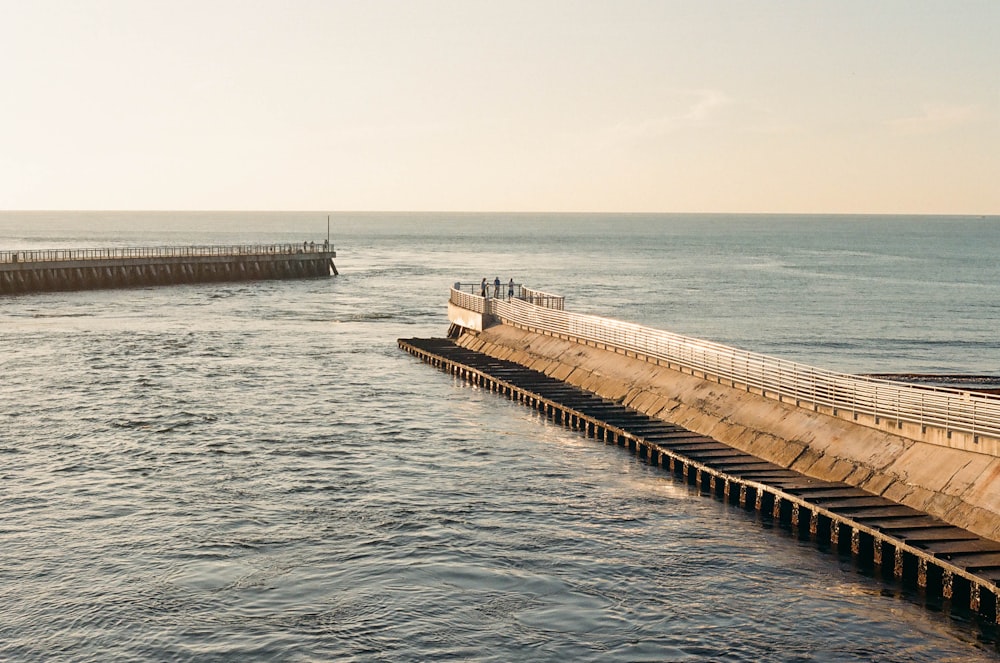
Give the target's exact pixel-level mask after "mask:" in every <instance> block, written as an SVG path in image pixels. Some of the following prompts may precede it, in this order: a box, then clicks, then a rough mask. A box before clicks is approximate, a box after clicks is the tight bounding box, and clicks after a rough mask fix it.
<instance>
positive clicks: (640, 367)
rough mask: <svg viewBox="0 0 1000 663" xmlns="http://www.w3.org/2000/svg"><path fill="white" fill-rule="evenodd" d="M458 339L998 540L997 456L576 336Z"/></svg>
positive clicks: (496, 331) (502, 334) (499, 328)
mask: <svg viewBox="0 0 1000 663" xmlns="http://www.w3.org/2000/svg"><path fill="white" fill-rule="evenodd" d="M458 343H459V345H462V346H464V347H467V348H469V349H472V350H476V351H478V352H483V353H485V354H488V355H491V356H494V357H497V358H501V359H507V360H510V361H513V362H516V363H518V364H521V365H523V366H527V367H529V368H533V369H535V370H538V371H540V372H543V373H545V374H547V375H549V376H552V377H557V378H558V379H561V380H564V381H566V382H568V383H570V384H573V385H576V386H579V387H581V388H583V389H586V390H588V391H592V392H594V393H596V394H599V395H600V396H602V397H604V398H607V399H609V400H613V401H616V402H620V403H622V404H624V405H626V406H628V407H631V408H634V409H636V410H639V411H641V412H644V413H646V414H648V415H650V416H654V417H656V418H658V419H662V420H664V421H669V422H671V423H674V424H677V425H679V426H682V427H684V428H686V429H689V430H692V431H695V432H697V433H699V434H702V435H705V436H708V437H711V438H714V439H716V440H719V441H721V442H724V443H725V444H728V445H731V446H733V447H735V448H737V449H741V450H743V451H746V452H748V453H750V454H753V455H754V456H758V457H760V458H764V459H766V460H768V461H771V462H773V463H775V464H778V465H781V466H783V467H788V468H790V469H793V470H796V471H798V472H801V473H803V474H806V475H808V476H812V477H816V478H819V479H823V480H826V481H842V482H844V483H847V484H850V485H853V486H857V487H859V488H862V489H864V490H866V491H868V492H870V493H873V494H876V495H882V496H884V497H886V498H888V499H891V500H893V501H896V502H899V503H901V504H905V505H907V506H910V507H912V508H914V509H917V510H919V511H923V512H926V513H929V514H931V515H934V516H937V517H939V518H941V519H942V520H945V521H946V522H949V523H952V524H954V525H956V526H958V527H962V528H964V529H968V530H970V531H972V532H975V533H976V534H979V535H980V536H983V537H986V538H990V539H994V540H1000V488H998V487H997V484H995V483H994V480H996V479H998V478H1000V459H997V458H995V457H992V456H989V455H986V454H981V453H976V452H974V451H968V450H965V449H954V448H948V447H943V446H937V445H933V444H930V443H926V442H920V441H915V440H912V439H908V438H906V437H902V436H900V435H894V434H892V433H890V432H888V431H885V430H879V429H876V428H872V427H868V426H863V425H858V424H855V423H853V422H851V421H848V420H845V419H843V418H840V417H835V416H832V415H830V414H826V413H823V412H814V411H810V410H807V409H804V408H799V407H796V406H795V405H794V404H791V403H782V402H779V401H776V400H773V399H770V398H766V397H764V396H761V395H760V394H756V393H750V392H748V391H746V390H743V389H740V388H734V387H732V386H729V385H728V384H720V383H718V382H713V381H710V380H706V379H703V378H700V377H696V376H692V375H689V374H686V373H681V372H678V371H676V370H672V369H670V368H667V367H664V366H660V365H656V364H653V363H650V362H647V361H644V360H642V359H637V358H634V357H627V356H624V355H622V354H619V353H615V352H612V351H609V350H604V349H599V348H595V347H591V346H587V345H582V344H580V343H575V342H573V341H568V340H564V339H559V338H555V337H552V336H546V335H541V334H537V333H533V332H529V331H524V330H520V329H516V328H514V327H511V326H507V325H495V326H493V327H489V328H487V329H485V330H484V331H481V332H466V333H464V334H462V335H461V336H460V338H459V339H458Z"/></svg>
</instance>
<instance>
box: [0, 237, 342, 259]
mask: <svg viewBox="0 0 1000 663" xmlns="http://www.w3.org/2000/svg"><path fill="white" fill-rule="evenodd" d="M332 248H333V247H332V246H331V245H329V244H316V243H315V242H308V243H302V244H237V245H231V246H133V247H118V248H99V249H42V250H31V251H0V263H19V262H20V263H33V262H62V261H69V260H127V259H132V258H186V257H192V256H198V257H202V256H260V255H293V254H299V253H320V252H323V251H331V250H332Z"/></svg>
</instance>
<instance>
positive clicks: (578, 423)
mask: <svg viewBox="0 0 1000 663" xmlns="http://www.w3.org/2000/svg"><path fill="white" fill-rule="evenodd" d="M399 346H400V348H402V349H403V350H406V351H407V352H409V353H410V354H412V355H414V356H416V357H419V358H420V359H422V360H424V361H425V362H427V363H429V364H431V365H432V366H435V367H437V368H439V369H441V370H444V371H446V372H448V373H450V374H452V375H453V376H455V377H457V378H460V379H463V380H465V381H466V382H468V383H470V384H472V385H475V386H477V387H479V388H481V389H485V390H488V391H491V392H494V393H497V394H498V395H502V396H506V397H508V398H510V399H511V400H513V401H515V402H519V403H521V404H523V405H526V406H528V407H530V408H532V409H534V410H537V411H538V412H539V413H540V414H541V415H542V416H544V417H545V418H546V419H548V420H551V421H553V422H555V423H558V424H561V425H563V426H566V427H567V428H570V429H573V430H577V431H580V433H581V434H582V435H585V436H587V437H591V438H595V439H597V440H599V441H602V442H603V443H605V444H610V445H615V446H619V447H623V448H625V449H627V450H629V451H632V452H633V453H635V454H637V455H638V456H639V457H640V458H642V459H644V460H645V461H646V462H648V463H650V464H652V465H656V466H658V467H662V468H663V469H664V470H666V471H668V472H670V473H671V474H673V475H674V476H675V477H676V478H677V479H678V480H680V481H683V482H685V483H688V484H690V485H693V486H696V487H698V489H699V490H701V492H702V493H704V494H706V495H710V496H714V497H715V498H717V499H720V500H722V501H724V502H727V503H729V504H732V505H734V506H735V507H738V508H741V509H745V510H748V511H756V512H757V513H758V514H759V516H760V518H762V519H764V520H767V521H773V522H776V523H778V524H780V526H782V527H784V528H786V529H788V530H790V531H791V532H793V533H795V534H796V535H797V536H799V537H800V538H802V539H805V540H813V541H815V543H816V545H817V546H818V547H819V548H820V549H823V550H828V551H831V552H835V553H838V554H841V555H844V556H850V557H851V558H852V559H853V561H854V562H855V563H856V564H857V565H858V566H859V567H861V568H863V569H866V570H870V571H871V572H872V573H873V574H874V575H876V576H878V577H881V578H883V579H884V580H885V581H889V582H898V583H900V584H902V585H904V586H908V587H912V588H916V589H917V591H918V592H919V593H920V594H922V595H923V596H924V597H925V599H926V601H927V602H928V604H929V605H933V606H935V608H938V607H940V608H942V609H946V610H952V611H954V612H956V613H957V614H965V615H970V616H974V617H975V618H977V619H979V620H981V621H982V622H984V623H986V624H996V623H1000V615H998V610H997V598H998V595H1000V587H998V584H1000V542H996V541H993V540H990V539H986V538H983V537H981V536H978V535H976V534H975V533H973V532H970V531H968V530H965V529H962V528H959V527H956V526H954V525H950V524H949V523H946V522H944V521H942V520H940V519H938V518H935V517H932V516H929V515H927V514H925V513H922V512H920V511H917V510H915V509H912V508H909V507H907V506H905V505H902V504H899V503H897V502H894V501H892V500H889V499H886V498H884V497H881V496H877V495H872V494H871V493H868V492H866V491H864V490H861V489H859V488H856V487H853V486H850V485H848V484H845V483H842V482H836V481H824V480H822V479H817V478H814V477H809V476H807V475H805V474H802V473H800V472H796V471H794V470H791V469H788V468H786V467H782V466H780V465H778V464H775V463H772V462H769V461H767V460H765V459H763V458H759V457H757V456H754V455H753V454H750V453H747V452H745V451H741V450H739V449H736V448H734V447H731V446H729V445H726V444H723V443H721V442H719V441H717V440H715V439H713V438H711V437H708V436H705V435H700V434H698V433H696V432H693V431H690V430H687V429H685V428H682V427H680V426H677V425H674V424H671V423H669V422H666V421H663V420H662V419H658V418H656V417H651V416H649V415H647V414H644V413H642V412H639V411H637V410H635V409H632V408H629V407H626V406H624V405H621V404H619V403H615V402H613V401H610V400H607V399H604V398H601V397H600V396H598V395H597V394H594V393H592V392H589V391H587V390H584V389H581V388H578V387H574V386H572V385H569V384H567V383H566V382H564V381H563V380H559V379H556V378H554V377H551V376H549V375H546V374H545V373H543V372H541V371H537V370H533V369H531V368H528V367H525V366H522V365H520V364H518V363H516V362H513V361H507V360H503V359H498V358H496V357H492V356H489V355H486V354H483V353H481V352H476V351H474V350H470V349H468V348H465V347H461V346H460V345H457V344H456V343H455V342H454V341H452V340H450V339H400V340H399Z"/></svg>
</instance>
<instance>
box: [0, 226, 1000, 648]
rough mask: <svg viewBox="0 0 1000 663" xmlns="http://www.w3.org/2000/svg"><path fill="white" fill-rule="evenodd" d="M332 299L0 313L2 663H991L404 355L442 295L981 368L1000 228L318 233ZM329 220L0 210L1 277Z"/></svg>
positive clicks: (272, 233) (864, 363) (908, 610)
mask: <svg viewBox="0 0 1000 663" xmlns="http://www.w3.org/2000/svg"><path fill="white" fill-rule="evenodd" d="M329 229H330V237H331V240H332V242H333V244H334V245H335V248H336V250H337V253H338V257H337V259H336V263H337V267H338V269H339V270H340V275H339V276H335V277H330V278H320V279H308V280H290V281H261V282H241V283H225V284H197V285H181V286H176V287H160V288H136V289H127V290H105V291H91V292H69V293H46V294H36V295H26V296H16V297H2V298H0V306H2V313H0V372H2V375H3V380H2V387H0V459H2V462H0V476H2V483H0V514H2V516H3V517H2V520H0V660H10V661H108V660H117V661H175V660H176V661H187V660H191V661H249V660H261V661H263V660H267V661H431V660H433V661H451V660H454V661H514V660H533V661H536V660H537V661H547V660H560V661H562V660H573V661H764V660H766V661H900V662H902V661H928V662H930V661H934V662H938V661H963V662H964V661H998V660H1000V649H998V635H997V630H996V628H995V627H990V626H986V625H982V624H978V623H976V621H975V620H974V619H972V618H970V617H968V616H962V615H954V614H948V613H946V612H942V611H941V610H940V609H938V608H936V607H935V606H928V605H925V604H924V602H923V601H922V599H921V597H920V596H919V594H917V593H916V592H914V591H911V590H908V589H905V588H902V587H897V586H894V585H892V584H886V583H884V582H882V581H880V580H876V579H873V578H871V577H869V576H867V575H866V574H865V573H863V572H862V571H860V570H858V569H856V568H855V567H853V566H852V564H851V562H850V560H849V559H844V558H841V557H838V556H836V555H833V554H830V553H826V552H821V551H818V550H817V549H816V547H815V545H814V544H812V543H810V542H808V541H800V540H799V539H798V538H796V537H794V536H791V535H789V534H788V533H786V532H785V531H783V530H782V529H780V528H778V527H775V526H772V525H771V524H770V523H768V522H762V521H761V520H760V519H759V518H758V517H757V516H756V515H755V514H753V513H747V512H744V511H742V510H739V509H737V508H734V507H730V506H727V505H725V504H722V503H720V502H718V501H715V500H713V499H710V498H705V497H702V496H700V495H699V494H698V492H697V491H695V490H692V488H691V487H689V486H687V485H684V484H682V483H678V482H676V481H674V480H673V479H672V478H671V477H670V476H669V475H668V474H666V473H664V472H663V471H661V470H659V469H657V468H652V467H649V466H647V465H645V464H644V463H643V462H642V461H641V460H639V459H637V458H636V457H635V456H633V455H632V454H630V453H628V452H626V451H624V450H622V449H619V448H616V447H606V446H604V445H603V444H600V443H597V442H595V441H594V440H590V439H586V438H584V437H581V436H580V435H579V434H578V433H576V432H573V431H568V430H565V429H563V428H562V427H560V426H557V425H555V424H553V423H550V422H547V421H545V420H544V419H542V418H540V417H539V416H538V415H537V414H536V413H534V412H533V411H532V410H530V409H527V408H524V407H522V406H519V405H516V404H513V403H511V402H509V401H507V400H506V399H504V398H498V397H497V396H495V395H494V394H491V393H485V392H483V391H481V390H479V389H476V388H474V387H471V386H468V385H466V384H464V383H463V382H460V381H458V380H456V379H454V378H452V377H451V376H449V375H447V374H445V373H442V372H439V371H437V370H434V369H431V368H429V367H428V366H426V365H425V364H423V363H421V362H419V361H418V360H416V359H414V358H412V357H411V356H409V355H408V354H406V353H404V352H402V351H400V350H399V349H398V348H397V347H396V339H398V338H401V337H405V338H409V337H429V336H443V335H444V334H445V333H446V330H447V327H448V320H447V315H446V313H447V309H446V301H447V295H448V288H449V286H450V285H451V284H452V283H454V282H456V281H463V282H469V283H473V282H475V283H478V282H479V281H480V280H481V279H482V278H484V277H485V278H487V279H488V280H489V281H492V280H493V278H494V277H497V276H498V277H499V278H500V280H501V281H503V282H504V283H506V282H507V280H508V279H510V278H513V279H514V280H515V282H518V283H524V284H526V285H528V286H530V287H533V288H537V289H540V290H544V291H547V292H552V293H556V294H562V295H565V296H566V298H567V303H566V306H567V309H570V310H573V311H578V312H583V313H592V314H597V315H605V316H610V317H614V318H619V319H622V320H627V321H630V322H637V323H641V324H646V325H650V326H653V327H658V328H662V329H666V330H669V331H672V332H677V333H680V334H685V335H690V336H695V337H698V338H704V339H710V340H714V341H718V342H721V343H725V344H727V345H731V346H735V347H738V348H742V349H746V350H752V351H755V352H761V353H765V354H769V355H773V356H777V357H781V358H785V359H790V360H794V361H799V362H802V363H806V364H809V365H813V366H817V367H821V368H826V369H831V370H836V371H841V372H845V373H946V374H961V375H992V376H997V375H1000V339H998V337H997V334H996V330H997V329H998V328H1000V289H998V287H997V284H998V283H1000V263H998V261H997V258H996V247H998V246H1000V218H997V217H991V218H982V217H961V218H959V217H954V218H952V217H883V216H880V217H862V216H789V215H785V216H769V215H746V216H740V215H613V214H590V215H584V214H499V213H498V214H455V213H452V214H432V213H336V214H332V215H331V216H330V225H329ZM326 237H327V214H326V213H325V212H322V213H321V212H311V213H310V212H294V213H290V212H225V213H219V212H197V213H195V212H156V213H151V212H113V213H111V212H107V213H105V212H2V213H0V250H8V249H23V250H30V249H41V248H86V247H118V246H151V245H204V244H237V243H248V242H254V243H256V242H293V243H294V242H301V241H315V242H317V243H320V242H322V241H323V240H324V239H326Z"/></svg>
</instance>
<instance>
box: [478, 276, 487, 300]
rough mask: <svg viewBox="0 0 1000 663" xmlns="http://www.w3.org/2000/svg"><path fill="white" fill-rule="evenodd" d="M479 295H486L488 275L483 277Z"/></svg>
mask: <svg viewBox="0 0 1000 663" xmlns="http://www.w3.org/2000/svg"><path fill="white" fill-rule="evenodd" d="M479 296H480V297H485V296H486V277H485V276H484V277H483V282H482V284H480V286H479Z"/></svg>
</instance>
